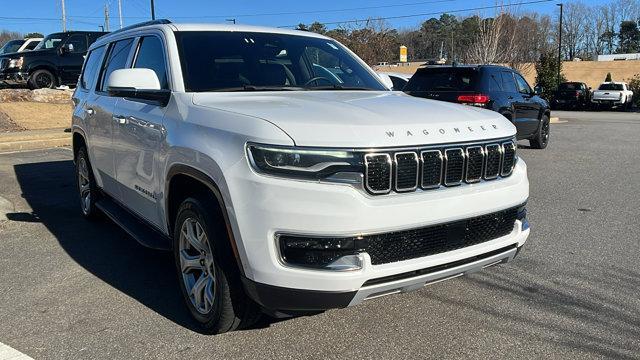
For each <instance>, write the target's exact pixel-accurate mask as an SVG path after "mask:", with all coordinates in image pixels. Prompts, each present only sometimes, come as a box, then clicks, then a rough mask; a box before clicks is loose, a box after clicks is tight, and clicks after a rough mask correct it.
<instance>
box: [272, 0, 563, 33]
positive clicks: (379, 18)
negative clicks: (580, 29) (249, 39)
mask: <svg viewBox="0 0 640 360" xmlns="http://www.w3.org/2000/svg"><path fill="white" fill-rule="evenodd" d="M551 1H555V0H535V1H523V2H519V3H511V4H508V5H492V6H480V7H475V8H467V9H456V10H447V11H436V12H429V13H421V14H411V15H397V16H384V17H375V18H367V19H355V20H344V21H328V22H324V21H318V22H319V23H321V24H323V25H339V24H349V23H360V22H366V21H371V20H395V19H406V18H412V17H420V16H431V15H440V14H452V13H460V12H468V11H479V10H489V9H497V8H503V7H507V6H518V5H531V4H540V3H546V2H551ZM298 25H299V24H295V25H281V26H278V27H279V28H295V27H297V26H298Z"/></svg>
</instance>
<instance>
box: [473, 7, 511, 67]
mask: <svg viewBox="0 0 640 360" xmlns="http://www.w3.org/2000/svg"><path fill="white" fill-rule="evenodd" d="M509 20H510V16H509V15H508V14H506V13H505V12H504V11H502V10H501V11H500V13H499V14H498V16H496V17H495V18H485V19H482V18H480V17H478V35H477V37H476V40H475V42H474V43H473V44H471V46H469V49H468V50H467V56H466V57H467V59H468V60H469V61H470V62H473V63H478V64H495V63H505V62H506V63H508V62H510V61H509V60H511V59H510V57H511V56H512V55H513V54H514V52H515V46H514V44H515V32H514V31H507V30H508V29H507V27H508V24H507V23H508V21H509Z"/></svg>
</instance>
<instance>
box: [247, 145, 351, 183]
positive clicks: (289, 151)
mask: <svg viewBox="0 0 640 360" xmlns="http://www.w3.org/2000/svg"><path fill="white" fill-rule="evenodd" d="M247 149H248V155H249V160H250V162H251V165H252V166H253V167H254V169H256V171H258V172H261V173H265V174H271V175H276V176H282V177H293V178H301V179H312V180H320V179H323V178H326V177H328V176H331V175H333V174H336V173H339V172H358V173H361V172H362V166H363V165H362V155H360V154H356V153H353V152H350V151H344V150H322V149H307V148H297V147H284V146H283V147H280V146H263V145H257V144H250V145H249V146H248V147H247Z"/></svg>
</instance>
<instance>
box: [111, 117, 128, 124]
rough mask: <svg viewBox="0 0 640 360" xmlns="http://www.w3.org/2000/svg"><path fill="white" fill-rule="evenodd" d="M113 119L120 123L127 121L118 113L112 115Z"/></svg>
mask: <svg viewBox="0 0 640 360" xmlns="http://www.w3.org/2000/svg"><path fill="white" fill-rule="evenodd" d="M113 121H115V122H117V123H118V124H120V125H125V124H126V123H127V118H126V117H124V116H120V115H113Z"/></svg>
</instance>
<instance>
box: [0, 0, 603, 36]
mask: <svg viewBox="0 0 640 360" xmlns="http://www.w3.org/2000/svg"><path fill="white" fill-rule="evenodd" d="M121 1H122V16H123V22H124V25H125V26H126V25H130V24H134V23H137V22H141V21H145V20H149V19H150V10H149V9H150V0H121ZM530 1H544V2H540V3H536V4H523V5H518V6H515V8H516V9H518V11H520V12H529V11H536V12H539V13H543V14H549V15H553V16H557V12H558V7H557V6H556V5H555V4H556V3H557V2H559V0H555V1H545V0H510V1H498V0H475V1H473V0H323V1H321V2H320V1H305V0H268V1H264V0H261V1H258V0H235V1H216V0H155V4H156V5H155V8H156V18H168V19H170V20H172V21H175V22H225V21H227V19H236V22H237V23H242V24H250V25H264V26H293V25H295V24H298V23H300V22H303V23H311V22H313V21H320V22H338V21H345V20H357V19H367V18H378V17H396V18H393V19H388V20H387V23H388V24H389V25H391V26H393V27H395V28H399V29H402V28H411V27H416V26H418V25H419V24H420V23H421V22H422V21H424V20H426V19H428V18H430V17H438V16H439V15H440V14H441V13H444V12H452V11H456V10H464V11H460V12H454V13H453V14H454V15H472V14H478V13H479V14H481V15H484V16H491V15H493V14H495V11H496V10H495V9H483V10H481V9H478V8H482V7H491V6H495V5H496V4H500V3H503V4H507V3H511V4H516V3H520V2H530ZM1 2H2V6H1V8H2V12H0V30H10V31H17V32H20V33H28V32H40V33H43V34H48V33H52V32H58V31H61V30H62V20H61V14H62V11H61V0H17V1H14V0H2V1H1ZM583 2H584V3H585V4H586V5H596V4H599V3H604V2H605V0H584V1H583ZM65 3H66V12H67V17H68V20H67V29H70V30H98V29H99V26H100V25H104V6H105V4H108V5H109V15H110V21H109V23H110V29H111V30H115V29H117V28H119V20H118V0H65ZM465 9H476V10H465ZM419 14H423V15H420V16H413V15H419ZM335 26H337V25H329V28H332V27H335Z"/></svg>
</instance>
